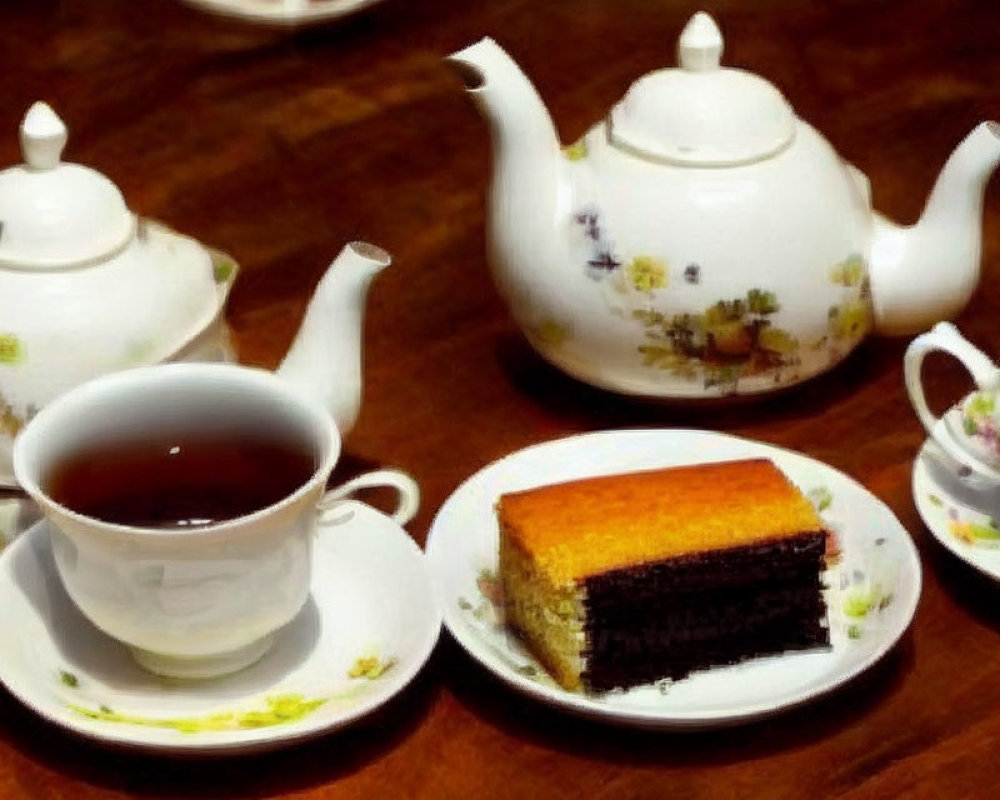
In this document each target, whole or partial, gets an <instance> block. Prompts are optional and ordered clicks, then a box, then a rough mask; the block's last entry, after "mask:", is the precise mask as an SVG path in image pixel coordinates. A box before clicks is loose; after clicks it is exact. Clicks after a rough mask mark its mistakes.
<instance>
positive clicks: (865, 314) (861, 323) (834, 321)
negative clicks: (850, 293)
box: [828, 300, 871, 339]
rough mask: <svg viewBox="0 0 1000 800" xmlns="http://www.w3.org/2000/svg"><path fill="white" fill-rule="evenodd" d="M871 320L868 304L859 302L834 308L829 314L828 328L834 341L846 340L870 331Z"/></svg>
mask: <svg viewBox="0 0 1000 800" xmlns="http://www.w3.org/2000/svg"><path fill="white" fill-rule="evenodd" d="M870 320H871V312H870V311H869V308H868V304H867V303H865V302H863V301H860V300H859V301H855V302H848V303H844V304H843V305H842V306H833V307H832V308H831V309H830V311H829V314H828V322H829V325H828V327H829V330H830V334H831V335H832V336H833V338H834V339H846V338H849V337H853V336H858V335H860V334H861V333H863V332H864V331H866V330H868V327H869V324H870Z"/></svg>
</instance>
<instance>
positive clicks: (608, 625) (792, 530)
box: [497, 459, 829, 691]
mask: <svg viewBox="0 0 1000 800" xmlns="http://www.w3.org/2000/svg"><path fill="white" fill-rule="evenodd" d="M497 516H498V519H499V523H500V569H499V578H500V582H501V586H502V588H503V596H504V611H505V620H506V624H507V625H508V626H509V627H510V628H511V629H513V630H514V631H516V632H517V633H518V634H519V635H520V636H521V637H522V639H523V640H524V641H525V643H526V644H527V645H528V647H529V648H530V650H531V651H532V652H533V653H534V654H535V656H536V657H537V658H538V659H539V660H540V661H541V662H542V663H543V664H544V665H545V666H546V668H547V669H548V670H549V672H550V673H551V674H552V675H553V677H554V678H555V679H556V680H557V681H558V682H559V683H560V684H561V685H562V686H563V687H564V688H566V689H571V690H577V689H585V690H588V691H605V690H608V689H613V688H627V687H630V686H635V685H638V684H643V683H648V682H651V681H655V680H659V679H661V678H671V679H679V678H682V677H684V676H686V675H687V674H688V673H690V672H691V671H692V670H697V669H703V668H706V667H710V666H714V665H722V664H733V663H736V662H739V661H742V660H745V659H748V658H752V657H756V656H762V655H770V654H776V653H781V652H785V651H789V650H802V649H807V648H813V647H821V646H824V645H828V644H829V631H828V628H827V625H826V605H825V603H824V601H823V595H822V588H823V587H822V584H821V581H820V575H821V572H822V570H823V568H824V567H823V555H824V549H825V541H826V533H825V531H824V528H823V523H822V521H821V520H820V518H819V516H818V515H817V514H816V511H815V510H814V508H813V506H812V504H811V503H810V502H809V500H808V499H806V497H805V496H804V495H803V494H802V492H801V491H799V490H798V489H797V488H796V487H795V486H794V485H793V484H792V483H791V482H790V481H789V480H788V479H787V478H786V477H785V475H784V474H783V473H782V472H781V471H780V470H779V469H778V468H777V467H776V466H775V465H774V464H773V463H772V462H770V461H768V460H765V459H756V460H745V461H729V462H723V463H714V464H700V465H696V466H685V467H672V468H667V469H658V470H651V471H647V472H633V473H627V474H619V475H611V476H605V477H595V478H587V479H583V480H577V481H571V482H568V483H561V484H555V485H551V486H543V487H540V488H537V489H529V490H526V491H522V492H514V493H509V494H504V495H502V496H501V497H500V498H499V500H498V503H497Z"/></svg>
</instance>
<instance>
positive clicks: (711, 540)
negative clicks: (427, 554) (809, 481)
mask: <svg viewBox="0 0 1000 800" xmlns="http://www.w3.org/2000/svg"><path fill="white" fill-rule="evenodd" d="M497 511H498V516H499V520H500V524H501V527H502V528H503V531H504V535H505V537H508V538H509V543H510V544H512V545H515V546H516V547H517V548H518V549H520V550H521V551H522V552H524V553H525V554H530V556H531V558H532V560H533V562H534V564H535V568H536V569H537V570H538V571H539V572H541V573H544V575H545V577H546V579H547V580H548V581H549V582H551V584H553V585H554V586H560V585H565V584H567V583H573V582H576V581H578V580H580V579H582V578H585V577H587V576H590V575H595V574H599V573H602V572H605V571H607V570H613V569H618V568H622V567H628V566H630V565H633V564H639V563H645V562H650V561H660V560H663V559H668V558H674V557H677V556H683V555H686V554H691V553H705V552H712V551H716V550H724V549H727V548H733V547H743V546H746V545H752V544H755V543H757V542H764V541H769V540H773V539H780V538H783V537H786V536H791V535H794V534H799V533H801V532H803V531H819V530H822V528H823V523H822V521H821V520H820V518H819V516H818V515H817V514H816V511H815V509H814V508H813V506H812V504H811V503H810V502H809V501H808V499H806V497H805V496H804V495H803V494H802V493H801V492H800V491H799V490H798V489H797V488H796V487H795V486H794V485H793V484H792V483H791V482H790V481H789V480H788V479H787V478H786V477H785V475H784V474H783V473H782V472H781V471H780V470H779V469H778V468H777V467H776V466H775V465H774V464H772V463H771V462H770V461H768V460H766V459H753V460H742V461H728V462H720V463H714V464H713V463H709V464H698V465H694V466H684V467H670V468H665V469H657V470H650V471H646V472H632V473H626V474H617V475H608V476H600V477H594V478H584V479H582V480H576V481H570V482H567V483H560V484H555V485H551V486H543V487H539V488H535V489H529V490H526V491H523V492H512V493H508V494H505V495H503V496H502V497H501V498H500V500H499V502H498V508H497Z"/></svg>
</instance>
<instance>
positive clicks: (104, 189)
mask: <svg viewBox="0 0 1000 800" xmlns="http://www.w3.org/2000/svg"><path fill="white" fill-rule="evenodd" d="M66 139H67V132H66V126H65V125H64V124H63V121H62V120H61V119H59V117H58V116H57V115H56V113H55V112H54V111H53V110H52V108H51V107H49V106H48V105H47V104H45V103H42V102H38V103H35V104H34V105H32V107H31V108H30V109H28V113H27V114H25V116H24V120H23V121H22V122H21V153H22V155H23V157H24V164H20V165H18V166H14V167H10V168H8V169H5V170H3V171H0V265H2V266H8V267H16V268H19V269H54V268H59V267H69V266H77V265H82V264H86V263H92V262H98V261H102V260H105V259H107V258H110V257H111V256H113V255H115V254H116V253H117V252H119V251H121V250H122V249H124V247H125V246H126V245H127V244H128V243H129V242H130V241H131V240H132V238H133V237H134V234H135V229H136V219H135V216H134V215H133V214H132V213H131V212H130V211H129V210H128V208H127V207H126V205H125V199H124V198H123V197H122V194H121V192H120V191H119V190H118V187H117V186H115V185H114V184H113V183H112V182H111V181H110V180H108V179H107V178H106V177H104V176H103V175H102V174H100V173H99V172H96V171H95V170H92V169H90V168H89V167H84V166H81V165H79V164H67V163H63V162H62V161H61V160H60V157H61V155H62V150H63V147H65V146H66Z"/></svg>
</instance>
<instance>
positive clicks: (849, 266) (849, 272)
mask: <svg viewBox="0 0 1000 800" xmlns="http://www.w3.org/2000/svg"><path fill="white" fill-rule="evenodd" d="M864 277H865V262H864V259H863V258H861V256H859V255H857V254H856V253H855V254H854V255H850V256H848V257H847V258H845V259H844V260H843V261H841V262H840V263H839V264H836V265H835V266H834V267H833V269H832V270H830V280H831V281H833V282H834V283H839V284H841V285H842V286H858V285H859V284H860V283H861V281H862V279H863V278H864Z"/></svg>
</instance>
